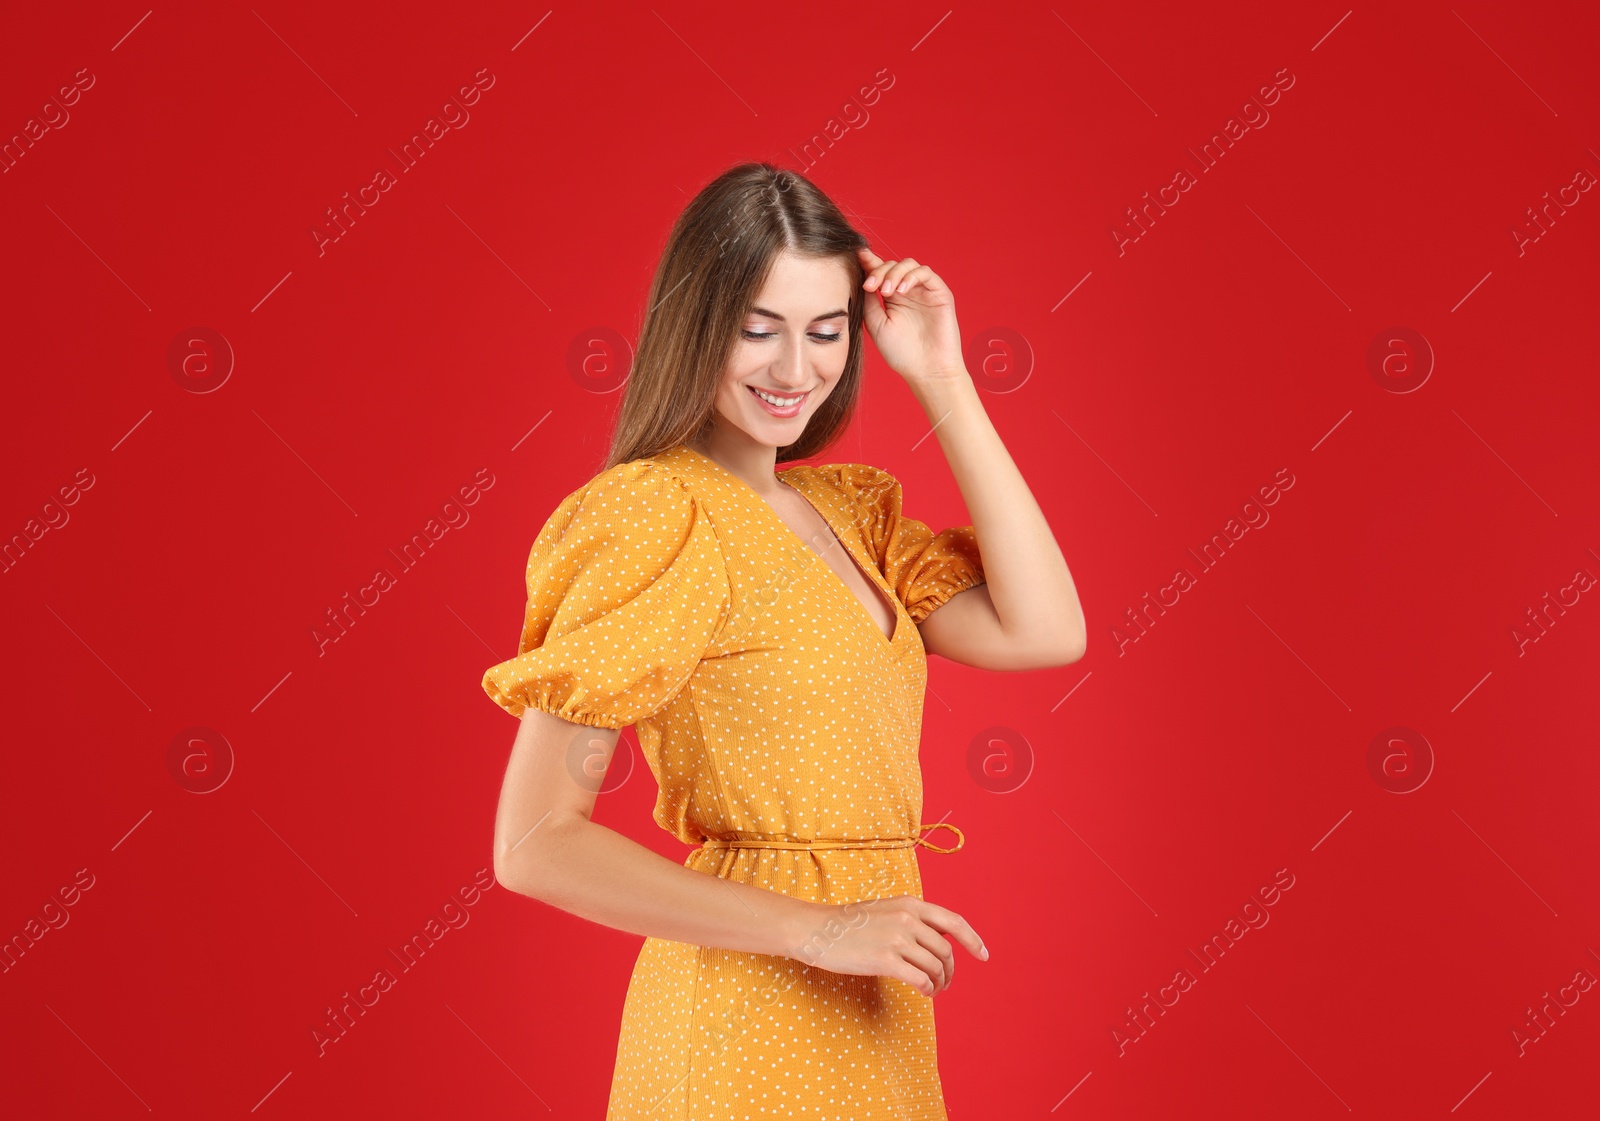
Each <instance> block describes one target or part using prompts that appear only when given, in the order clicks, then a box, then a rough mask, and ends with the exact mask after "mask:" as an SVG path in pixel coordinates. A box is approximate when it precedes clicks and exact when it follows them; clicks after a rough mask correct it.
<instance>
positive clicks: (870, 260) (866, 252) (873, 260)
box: [856, 245, 883, 269]
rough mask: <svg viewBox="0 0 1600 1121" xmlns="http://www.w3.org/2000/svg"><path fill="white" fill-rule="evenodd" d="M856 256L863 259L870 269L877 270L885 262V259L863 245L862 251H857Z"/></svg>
mask: <svg viewBox="0 0 1600 1121" xmlns="http://www.w3.org/2000/svg"><path fill="white" fill-rule="evenodd" d="M856 255H857V256H859V257H860V258H861V260H862V261H863V262H864V263H865V265H866V267H867V268H869V269H871V268H876V267H877V266H878V265H879V264H881V263H882V262H883V258H882V257H880V256H878V255H877V254H876V253H874V252H873V251H872V250H871V249H870V248H869V247H867V246H865V245H863V246H862V247H861V248H860V249H857V250H856Z"/></svg>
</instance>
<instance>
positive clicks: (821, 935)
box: [786, 895, 989, 996]
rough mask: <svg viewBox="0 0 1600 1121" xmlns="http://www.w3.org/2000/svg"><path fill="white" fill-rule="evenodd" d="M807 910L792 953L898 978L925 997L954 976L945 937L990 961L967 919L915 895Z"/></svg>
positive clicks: (824, 965) (858, 972) (809, 961)
mask: <svg viewBox="0 0 1600 1121" xmlns="http://www.w3.org/2000/svg"><path fill="white" fill-rule="evenodd" d="M805 914H806V919H805V921H804V924H803V925H802V926H801V927H800V928H799V931H798V933H797V935H796V936H795V937H793V938H792V939H791V941H792V944H793V946H794V948H793V949H792V950H791V951H790V952H789V953H788V954H787V955H786V956H787V957H790V958H792V959H794V960H795V961H798V962H801V963H803V964H805V965H815V966H817V967H818V968H820V969H826V970H829V971H831V972H834V973H847V974H852V975H855V976H858V977H893V978H896V979H897V980H901V981H904V982H905V983H906V984H908V985H910V986H912V987H913V988H915V989H916V990H917V991H918V992H920V993H922V994H923V995H924V996H933V995H934V994H935V993H938V992H941V991H943V990H944V989H946V988H948V987H949V986H950V982H951V981H953V980H955V973H956V955H955V951H954V950H953V949H951V947H950V943H949V942H947V941H945V939H944V935H946V934H948V935H950V936H951V937H952V938H954V939H955V940H956V941H957V942H959V943H961V944H962V945H963V946H965V947H966V948H967V950H968V952H970V953H971V954H972V956H973V957H975V958H977V959H978V960H979V961H987V960H989V951H988V950H987V949H986V948H985V947H984V945H983V939H981V938H979V937H978V935H977V933H976V932H975V931H974V930H973V929H972V927H971V926H970V925H969V924H968V923H967V920H966V919H964V918H962V917H961V916H960V915H958V914H956V913H955V912H954V911H951V910H949V909H948V908H945V907H941V906H939V905H938V904H936V903H929V902H928V901H927V900H925V899H919V898H917V897H916V896H914V895H893V896H889V897H888V898H885V899H866V900H862V901H861V902H859V903H839V904H829V903H818V904H812V905H811V907H810V909H809V910H808V911H807V912H806V913H805Z"/></svg>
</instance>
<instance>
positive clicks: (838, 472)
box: [783, 463, 900, 513]
mask: <svg viewBox="0 0 1600 1121" xmlns="http://www.w3.org/2000/svg"><path fill="white" fill-rule="evenodd" d="M783 477H784V479H785V480H787V481H788V482H790V483H792V484H794V485H797V486H810V487H814V488H816V489H818V490H821V491H824V492H827V493H828V494H829V495H830V496H831V497H834V498H836V499H838V500H841V501H843V502H844V503H846V504H848V505H849V506H850V507H852V508H854V509H856V510H859V511H866V512H869V513H872V512H889V511H898V510H899V508H900V480H899V479H896V478H895V477H894V476H893V475H891V474H890V473H889V472H888V471H885V470H884V469H883V468H881V467H874V466H872V465H871V464H869V463H823V464H817V465H815V466H798V467H790V468H788V469H786V470H784V472H783Z"/></svg>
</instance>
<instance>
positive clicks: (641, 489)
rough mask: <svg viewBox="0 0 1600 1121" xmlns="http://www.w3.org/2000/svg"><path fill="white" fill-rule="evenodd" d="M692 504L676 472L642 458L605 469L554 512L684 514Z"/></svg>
mask: <svg viewBox="0 0 1600 1121" xmlns="http://www.w3.org/2000/svg"><path fill="white" fill-rule="evenodd" d="M693 502H694V494H693V492H691V491H690V490H689V487H688V484H687V482H686V481H685V480H684V479H683V478H682V477H681V476H679V474H678V473H677V472H675V471H673V470H671V469H670V468H669V467H668V466H667V465H666V464H663V463H658V462H657V461H656V460H654V459H651V458H648V457H646V458H644V459H631V460H629V461H628V462H626V463H618V464H614V465H613V466H611V467H607V468H606V469H605V470H604V471H601V472H599V473H598V474H596V475H595V476H594V477H593V478H591V479H590V480H589V481H588V482H586V483H584V484H583V485H582V486H581V487H578V488H577V489H576V490H574V491H572V492H570V493H569V494H568V495H567V496H566V497H565V498H563V499H562V500H561V502H560V504H559V505H558V506H557V510H558V511H559V510H570V511H571V512H572V513H573V514H577V513H578V512H580V511H581V512H584V513H588V512H590V511H593V512H595V513H597V514H603V513H606V512H611V513H619V514H620V513H629V512H634V513H639V512H656V513H666V512H670V511H672V510H674V509H678V510H682V511H683V512H688V509H689V507H690V506H691V504H692V503H693Z"/></svg>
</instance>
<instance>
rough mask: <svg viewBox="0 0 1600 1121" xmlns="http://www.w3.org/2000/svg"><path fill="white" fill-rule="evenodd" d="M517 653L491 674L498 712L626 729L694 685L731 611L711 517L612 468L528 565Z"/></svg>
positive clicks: (662, 480)
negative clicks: (529, 713)
mask: <svg viewBox="0 0 1600 1121" xmlns="http://www.w3.org/2000/svg"><path fill="white" fill-rule="evenodd" d="M527 588H528V602H527V608H526V611H525V614H524V619H523V624H522V637H521V639H520V641H519V642H518V644H517V655H516V657H514V658H511V659H510V660H508V661H504V662H501V663H500V664H498V665H496V666H492V667H490V669H489V670H488V671H487V672H486V673H485V674H484V675H483V688H484V691H485V692H486V693H488V694H489V697H490V699H492V700H493V701H494V702H495V703H496V704H498V705H500V706H501V707H502V708H504V709H505V710H506V711H507V712H509V713H511V715H513V716H517V717H520V716H522V715H523V713H524V712H525V711H526V710H527V709H528V708H536V709H539V710H540V711H543V712H548V713H552V714H553V715H555V716H559V717H561V718H562V719H564V720H569V721H572V722H573V723H577V724H588V725H591V726H595V727H601V728H622V727H625V726H627V725H629V724H633V723H635V722H636V721H638V720H640V719H642V718H644V717H646V716H649V715H650V714H652V713H654V712H655V711H657V710H658V709H660V708H662V707H663V706H664V705H666V704H667V703H668V702H669V701H671V700H672V698H673V697H675V696H676V695H677V694H678V692H679V691H680V690H681V689H682V688H683V686H684V685H685V684H686V683H687V682H688V680H689V677H690V675H691V674H692V673H693V672H694V669H695V667H696V666H697V665H698V664H699V663H700V660H701V658H702V657H703V656H704V654H705V652H706V649H707V648H708V646H709V645H710V642H711V639H712V636H713V635H714V634H715V632H716V628H717V626H718V625H719V624H720V622H721V621H722V619H723V618H724V617H725V615H726V612H727V607H728V603H729V591H728V577H727V570H726V568H725V567H724V565H723V562H722V554H721V551H720V549H719V548H718V545H717V540H716V536H715V534H714V533H713V532H712V526H711V522H710V520H709V519H708V518H707V516H706V513H705V511H704V510H703V509H702V507H701V506H700V503H699V502H698V500H697V499H696V498H695V497H694V496H693V494H691V493H690V491H689V490H688V488H687V487H685V486H684V484H683V483H682V482H681V481H680V480H679V479H678V478H677V477H676V476H674V475H672V474H671V473H670V472H668V471H666V470H664V469H662V468H661V467H660V466H658V465H656V464H654V463H651V462H649V461H647V460H634V461H631V462H628V463H622V464H618V465H616V466H614V467H611V468H608V469H607V470H605V471H603V472H601V473H600V474H599V475H597V476H595V478H594V479H592V480H590V482H589V483H587V484H586V485H585V486H583V487H581V488H579V489H578V490H576V491H574V492H573V493H572V494H570V495H568V496H567V497H566V498H565V499H563V500H562V502H561V504H560V505H559V506H558V507H557V508H556V511H555V513H553V514H552V515H551V516H550V518H549V520H548V521H547V522H546V523H545V525H544V528H543V529H541V530H540V531H539V534H538V537H537V538H536V539H535V540H534V543H533V549H532V551H531V553H530V554H529V556H528V570H527Z"/></svg>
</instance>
